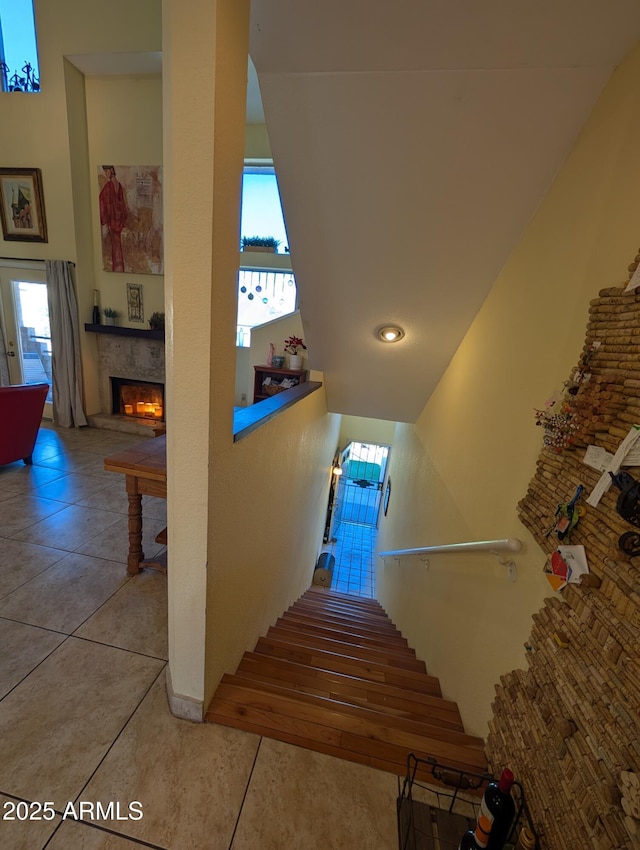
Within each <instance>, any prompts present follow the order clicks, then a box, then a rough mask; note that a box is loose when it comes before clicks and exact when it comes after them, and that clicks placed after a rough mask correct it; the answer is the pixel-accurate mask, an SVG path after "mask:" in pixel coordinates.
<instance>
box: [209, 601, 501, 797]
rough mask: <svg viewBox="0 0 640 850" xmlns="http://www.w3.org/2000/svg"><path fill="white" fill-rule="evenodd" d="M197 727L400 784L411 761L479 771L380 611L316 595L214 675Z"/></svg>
mask: <svg viewBox="0 0 640 850" xmlns="http://www.w3.org/2000/svg"><path fill="white" fill-rule="evenodd" d="M206 720H207V721H209V722H215V723H222V724H225V725H228V726H233V727H235V728H238V729H244V730H246V731H248V732H254V733H256V734H260V735H266V736H268V737H272V738H276V739H278V740H280V741H284V742H287V743H290V744H294V745H297V746H303V747H306V748H308V749H313V750H316V751H318V752H323V753H327V754H329V755H334V756H338V757H340V758H345V759H348V760H350V761H354V762H358V763H360V764H366V765H369V766H371V767H376V768H378V769H381V770H386V771H390V772H393V773H395V774H398V775H401V776H404V775H405V774H406V769H407V756H408V754H409V753H410V752H412V753H414V755H416V756H417V757H418V758H422V759H427V758H430V757H433V758H436V759H437V760H438V761H439V762H440V763H442V764H446V765H450V766H451V767H453V768H458V769H460V770H466V771H470V772H473V773H482V772H483V771H486V769H487V762H486V756H485V753H484V743H483V741H482V739H481V738H478V737H475V736H472V735H467V734H466V733H465V732H464V728H463V725H462V720H461V718H460V713H459V711H458V707H457V705H456V704H455V703H454V702H452V701H450V700H445V699H443V698H442V693H441V690H440V684H439V682H438V680H437V679H436V678H435V677H433V676H429V675H428V674H427V670H426V666H425V664H424V662H423V661H421V660H420V659H418V658H417V657H416V654H415V651H414V650H413V649H412V648H411V647H409V645H408V643H407V641H406V640H405V639H404V638H403V637H402V635H401V633H400V632H399V631H398V629H397V628H396V627H395V625H394V624H393V622H392V621H391V619H390V618H389V617H388V616H387V614H386V612H385V611H384V609H383V608H382V606H381V605H380V604H379V603H378V602H377V601H375V600H369V599H366V600H364V599H361V598H359V597H354V596H350V595H349V594H343V593H336V592H335V591H331V590H326V589H324V588H315V587H314V588H310V589H309V590H308V591H307V592H306V593H304V594H303V595H302V596H301V597H300V599H298V600H297V601H296V602H295V603H294V604H293V605H292V606H291V607H290V608H289V609H288V610H287V611H286V612H284V613H283V614H282V616H281V617H280V618H279V619H278V620H277V622H276V624H275V625H274V626H272V627H271V628H269V629H268V632H267V634H266V635H265V636H264V637H261V638H259V639H258V641H257V643H256V646H255V649H254V650H253V652H246V653H245V654H244V656H243V658H242V660H241V661H240V664H239V666H238V670H237V672H236V674H234V675H231V674H225V675H224V676H223V678H222V681H221V682H220V684H219V685H218V688H217V690H216V693H215V694H214V697H213V699H212V701H211V704H210V706H209V710H208V711H207V713H206ZM421 770H422V768H421ZM424 771H425V775H424V776H420V777H419V778H421V779H423V780H425V781H428V782H434V778H433V777H432V776H431V774H430V772H429V771H428V770H427V768H426V767H425V768H424Z"/></svg>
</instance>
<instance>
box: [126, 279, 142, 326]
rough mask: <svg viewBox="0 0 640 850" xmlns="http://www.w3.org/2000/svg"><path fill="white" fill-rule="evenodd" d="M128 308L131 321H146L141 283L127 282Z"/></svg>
mask: <svg viewBox="0 0 640 850" xmlns="http://www.w3.org/2000/svg"><path fill="white" fill-rule="evenodd" d="M127 310H128V314H129V321H130V322H144V306H143V303H142V284H141V283H128V284H127Z"/></svg>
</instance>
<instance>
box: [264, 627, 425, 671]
mask: <svg viewBox="0 0 640 850" xmlns="http://www.w3.org/2000/svg"><path fill="white" fill-rule="evenodd" d="M267 637H273V638H278V639H279V640H285V641H288V642H289V643H290V645H291V646H305V647H312V648H313V649H324V650H326V651H327V652H336V653H340V654H343V655H345V656H348V657H349V658H360V659H362V660H363V661H376V662H378V663H380V664H387V665H389V666H390V667H398V668H399V669H402V670H413V671H415V672H418V673H426V672H427V668H426V666H425V663H424V661H420V660H418V659H417V658H415V657H411V656H409V655H404V654H400V653H396V652H391V651H389V650H377V649H371V648H369V647H363V646H358V645H357V644H353V643H347V641H337V640H331V639H330V638H325V637H314V636H313V635H307V634H304V633H302V632H296V631H293V630H287V629H280V628H276V627H274V626H271V628H269V630H268V631H267Z"/></svg>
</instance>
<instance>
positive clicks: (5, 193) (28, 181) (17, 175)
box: [0, 168, 48, 242]
mask: <svg viewBox="0 0 640 850" xmlns="http://www.w3.org/2000/svg"><path fill="white" fill-rule="evenodd" d="M0 221H1V222H2V235H3V237H4V238H5V240H7V241H8V242H11V241H14V242H47V241H48V240H47V221H46V218H45V214H44V195H43V192H42V174H41V173H40V169H39V168H0Z"/></svg>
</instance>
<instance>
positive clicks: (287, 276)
mask: <svg viewBox="0 0 640 850" xmlns="http://www.w3.org/2000/svg"><path fill="white" fill-rule="evenodd" d="M295 309H296V282H295V280H294V277H293V275H292V274H291V272H290V271H265V270H258V269H240V274H239V275H238V327H237V335H236V345H237V346H239V347H241V348H247V347H248V346H249V345H250V344H251V328H255V327H256V325H263V324H264V323H265V322H271V321H273V320H274V319H279V318H280V316H286V315H287V314H288V313H293V312H294V310H295Z"/></svg>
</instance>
